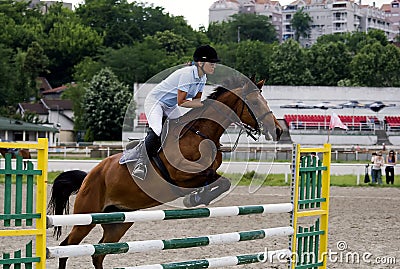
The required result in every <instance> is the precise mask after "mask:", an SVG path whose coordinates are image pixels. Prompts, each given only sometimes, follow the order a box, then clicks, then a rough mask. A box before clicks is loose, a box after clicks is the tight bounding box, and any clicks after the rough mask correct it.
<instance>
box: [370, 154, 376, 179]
mask: <svg viewBox="0 0 400 269" xmlns="http://www.w3.org/2000/svg"><path fill="white" fill-rule="evenodd" d="M375 158H376V152H372V157H371V180H372V182H371V183H372V184H374V183H376V178H375V174H374V171H373V170H374V163H375Z"/></svg>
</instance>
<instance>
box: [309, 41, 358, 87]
mask: <svg viewBox="0 0 400 269" xmlns="http://www.w3.org/2000/svg"><path fill="white" fill-rule="evenodd" d="M351 59H352V57H351V53H350V51H349V50H348V48H347V47H346V45H345V44H344V43H343V42H341V41H338V42H330V43H317V44H315V45H314V46H312V47H311V49H310V51H309V54H308V57H307V60H308V61H309V68H310V71H311V74H312V76H313V78H314V83H315V85H326V86H337V85H338V82H339V81H341V80H344V79H346V78H347V76H348V73H349V71H350V70H349V64H350V62H351Z"/></svg>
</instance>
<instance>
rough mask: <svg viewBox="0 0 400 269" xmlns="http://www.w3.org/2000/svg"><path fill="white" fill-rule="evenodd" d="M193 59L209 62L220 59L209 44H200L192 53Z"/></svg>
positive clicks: (215, 61)
mask: <svg viewBox="0 0 400 269" xmlns="http://www.w3.org/2000/svg"><path fill="white" fill-rule="evenodd" d="M193 61H195V62H210V63H217V62H219V61H220V59H219V58H218V55H217V52H216V51H215V49H214V48H213V47H211V46H210V45H204V46H200V47H198V48H197V49H196V51H195V52H194V54H193Z"/></svg>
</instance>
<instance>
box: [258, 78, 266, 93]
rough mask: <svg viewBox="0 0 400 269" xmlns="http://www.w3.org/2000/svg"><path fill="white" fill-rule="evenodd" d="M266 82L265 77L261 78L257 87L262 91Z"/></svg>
mask: <svg viewBox="0 0 400 269" xmlns="http://www.w3.org/2000/svg"><path fill="white" fill-rule="evenodd" d="M264 83H265V79H263V80H260V81H259V82H257V88H259V89H260V91H261V89H262V87H263V86H264Z"/></svg>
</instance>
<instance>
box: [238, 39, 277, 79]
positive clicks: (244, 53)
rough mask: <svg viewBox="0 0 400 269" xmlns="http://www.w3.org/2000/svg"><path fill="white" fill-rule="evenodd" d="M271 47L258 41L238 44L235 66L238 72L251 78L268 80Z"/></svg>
mask: <svg viewBox="0 0 400 269" xmlns="http://www.w3.org/2000/svg"><path fill="white" fill-rule="evenodd" d="M272 49H273V45H271V44H266V43H263V42H260V41H244V42H240V43H239V44H238V46H237V48H236V66H235V69H236V70H238V71H239V72H241V73H243V74H245V75H247V76H249V77H251V76H253V75H255V76H256V77H260V78H262V79H266V78H268V68H269V65H270V61H271V59H270V55H271V52H272Z"/></svg>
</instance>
